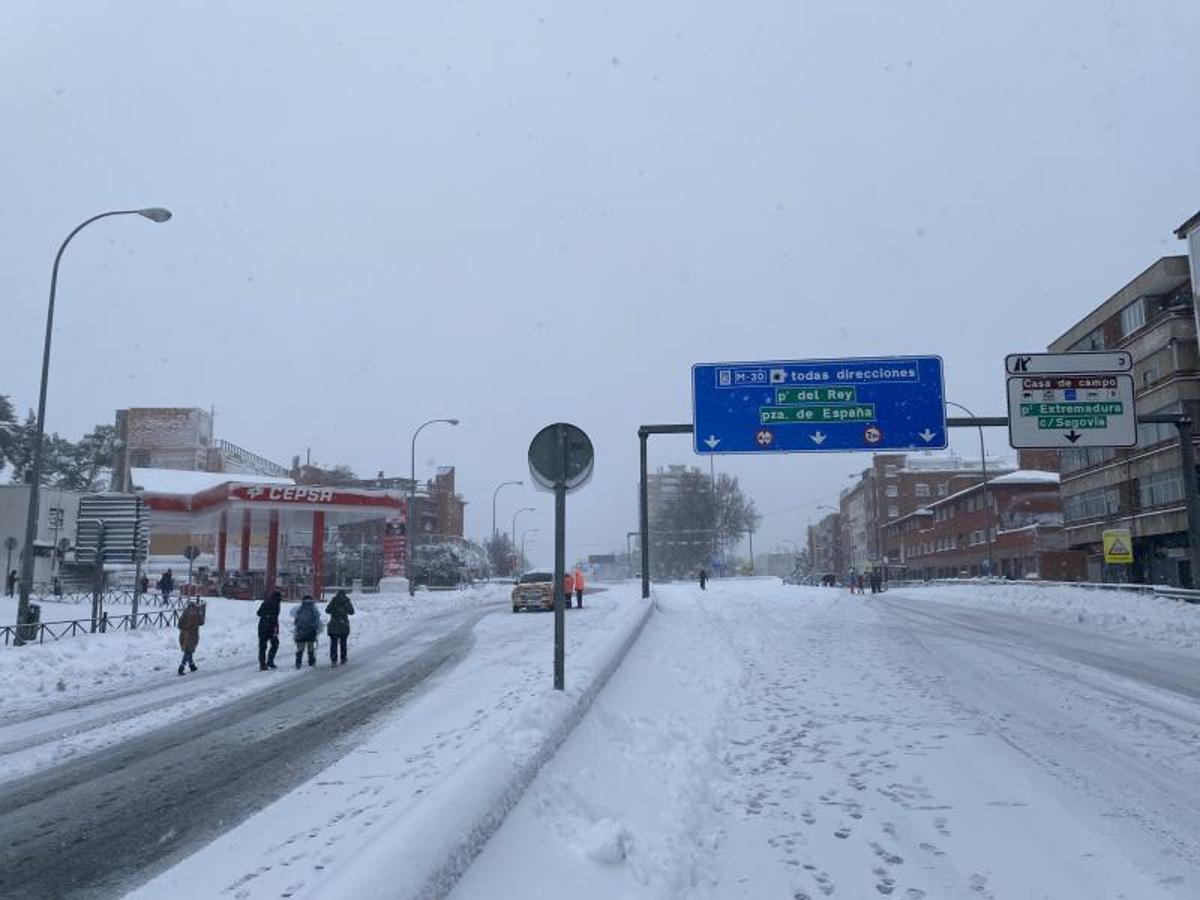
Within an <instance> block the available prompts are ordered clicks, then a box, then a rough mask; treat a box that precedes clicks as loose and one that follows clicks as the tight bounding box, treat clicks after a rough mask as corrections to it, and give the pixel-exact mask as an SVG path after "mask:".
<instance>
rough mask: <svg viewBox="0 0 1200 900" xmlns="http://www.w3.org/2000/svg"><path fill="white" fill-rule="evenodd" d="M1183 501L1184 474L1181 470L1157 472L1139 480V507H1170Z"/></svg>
mask: <svg viewBox="0 0 1200 900" xmlns="http://www.w3.org/2000/svg"><path fill="white" fill-rule="evenodd" d="M1182 500H1183V473H1182V472H1181V471H1180V470H1179V469H1168V470H1167V471H1165V472H1155V473H1154V474H1153V475H1149V476H1147V477H1145V478H1139V479H1138V505H1139V506H1140V507H1141V508H1142V509H1151V508H1153V507H1155V506H1169V505H1170V504H1172V503H1180V502H1181V501H1182Z"/></svg>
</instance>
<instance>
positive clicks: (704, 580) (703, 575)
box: [700, 567, 708, 591]
mask: <svg viewBox="0 0 1200 900" xmlns="http://www.w3.org/2000/svg"><path fill="white" fill-rule="evenodd" d="M707 588H708V572H706V571H704V568H703V567H701V569H700V590H702V591H703V590H706V589H707Z"/></svg>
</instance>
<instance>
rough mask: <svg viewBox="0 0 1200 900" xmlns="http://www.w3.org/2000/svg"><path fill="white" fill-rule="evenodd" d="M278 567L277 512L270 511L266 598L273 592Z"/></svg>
mask: <svg viewBox="0 0 1200 900" xmlns="http://www.w3.org/2000/svg"><path fill="white" fill-rule="evenodd" d="M278 567H279V510H277V509H273V510H271V517H270V525H269V527H268V529H267V596H268V597H269V596H271V593H272V592H273V591H274V590H275V570H276V569H277V568H278Z"/></svg>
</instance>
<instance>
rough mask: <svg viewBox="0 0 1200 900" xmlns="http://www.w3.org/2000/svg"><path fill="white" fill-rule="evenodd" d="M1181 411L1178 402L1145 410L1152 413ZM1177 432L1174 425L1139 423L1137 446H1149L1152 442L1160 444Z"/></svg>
mask: <svg viewBox="0 0 1200 900" xmlns="http://www.w3.org/2000/svg"><path fill="white" fill-rule="evenodd" d="M1181 411H1182V407H1181V406H1180V404H1178V403H1172V404H1171V405H1170V406H1164V407H1162V408H1161V409H1155V410H1147V412H1152V413H1178V412H1181ZM1176 434H1177V431H1176V428H1175V426H1174V425H1161V424H1160V425H1139V426H1138V432H1137V435H1138V446H1139V447H1149V446H1151V445H1153V444H1161V443H1162V442H1163V441H1169V440H1171V439H1172V438H1174V437H1175V436H1176Z"/></svg>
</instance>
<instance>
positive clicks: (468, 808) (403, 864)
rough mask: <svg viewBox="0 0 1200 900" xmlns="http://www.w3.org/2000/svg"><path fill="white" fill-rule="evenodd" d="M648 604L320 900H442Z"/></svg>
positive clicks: (572, 721)
mask: <svg viewBox="0 0 1200 900" xmlns="http://www.w3.org/2000/svg"><path fill="white" fill-rule="evenodd" d="M652 609H653V607H652V605H651V604H648V603H647V604H646V605H645V607H644V609H643V610H642V612H641V613H640V614H639V615H638V616H637V617H636V618H635V619H634V620H633V621H632V623H631V624H630V626H629V627H628V628H626V629H621V630H619V631H617V632H616V633H614V634H613V635H611V636H610V637H609V638H608V639H607V640H605V641H604V642H602V643H600V644H599V645H598V646H594V647H589V648H588V650H587V651H585V652H584V653H582V654H579V655H577V656H575V657H573V658H572V659H571V672H572V678H571V681H570V686H569V687H568V689H567V690H566V691H563V692H558V691H552V690H545V691H542V692H539V695H538V698H537V699H538V701H539V702H537V703H526V704H524V706H523V707H522V708H521V709H520V710H519V711H518V712H516V713H515V714H514V716H513V719H512V720H511V723H510V728H508V729H507V730H506V737H505V738H504V739H503V740H502V741H500V742H498V743H496V744H492V745H486V746H483V747H481V748H479V749H478V750H476V751H475V752H474V753H473V754H472V755H471V757H470V758H469V759H468V760H467V761H466V763H465V764H464V765H463V766H462V767H461V768H459V769H458V771H456V772H455V774H454V777H453V778H451V779H448V780H446V781H444V782H443V783H442V784H440V785H438V786H437V787H436V788H435V789H434V790H433V791H431V792H430V794H429V795H428V796H427V797H426V802H425V803H423V804H422V809H421V812H420V813H419V814H413V815H408V816H405V817H403V818H401V819H399V820H398V821H396V822H394V823H393V824H391V825H390V826H388V827H386V828H384V829H383V830H382V831H381V832H380V833H379V834H377V835H376V836H375V837H374V838H373V839H372V840H371V841H370V842H369V843H368V844H366V845H365V846H364V847H362V848H361V850H359V851H358V852H357V853H356V854H355V856H354V858H353V860H352V861H350V862H349V864H348V865H345V866H343V867H342V868H340V869H338V870H335V871H334V872H332V873H331V875H330V878H329V880H328V881H327V882H325V883H324V884H323V885H322V886H321V894H322V896H331V897H356V898H360V900H371V898H384V897H386V898H389V900H394V898H435V897H443V896H445V894H446V893H447V892H448V891H449V890H450V889H451V888H452V887H453V886H454V884H455V882H456V881H458V879H459V878H460V877H461V876H462V874H463V872H465V871H466V869H467V867H468V866H469V865H470V864H471V862H472V861H473V860H474V859H475V857H476V856H477V855H478V854H479V852H480V851H481V850H482V848H483V846H484V844H485V843H486V842H487V840H488V838H490V837H491V835H492V834H493V833H495V831H496V830H497V829H498V828H499V827H500V825H501V824H502V823H503V821H504V819H505V817H506V816H507V815H508V813H509V812H510V811H511V810H512V808H513V807H514V806H516V804H517V802H518V801H519V800H520V798H521V796H522V794H523V793H524V792H525V790H526V788H528V786H529V785H530V784H531V783H532V781H533V780H534V778H535V777H536V776H537V774H538V772H539V770H540V769H541V768H542V766H543V765H545V763H546V762H547V761H548V760H549V759H550V758H551V757H552V756H553V755H554V753H555V752H556V751H557V750H558V748H559V746H560V745H561V744H562V743H563V741H564V740H566V738H567V736H568V735H569V734H570V733H571V730H572V729H573V728H574V727H575V726H576V724H578V722H579V720H580V719H581V718H582V717H583V715H584V713H586V712H587V710H588V708H589V707H590V706H591V704H592V701H593V700H594V699H595V698H596V696H597V694H599V693H600V691H601V690H602V689H603V688H604V685H605V684H606V683H607V682H608V680H609V678H610V677H611V676H612V673H613V672H614V671H616V669H617V668H618V667H619V666H620V664H621V662H622V660H624V658H625V655H626V654H627V653H628V652H629V649H630V648H631V647H632V646H633V644H634V642H635V641H636V640H637V638H638V636H639V635H640V634H641V632H642V629H643V627H644V626H645V624H646V622H647V621H648V620H649V617H650V613H651V611H652ZM620 847H621V836H620V835H598V836H597V840H596V852H597V853H600V854H602V855H603V854H609V855H611V854H612V853H616V852H618V851H619V849H620Z"/></svg>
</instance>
